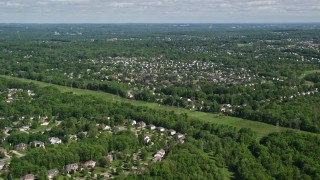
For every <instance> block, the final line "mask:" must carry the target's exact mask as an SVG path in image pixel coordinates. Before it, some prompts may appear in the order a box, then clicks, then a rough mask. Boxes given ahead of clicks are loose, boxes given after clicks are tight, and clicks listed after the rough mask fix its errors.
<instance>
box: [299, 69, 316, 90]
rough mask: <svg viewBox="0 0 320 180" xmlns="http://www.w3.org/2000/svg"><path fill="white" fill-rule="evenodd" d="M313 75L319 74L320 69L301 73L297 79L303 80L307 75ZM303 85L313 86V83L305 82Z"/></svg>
mask: <svg viewBox="0 0 320 180" xmlns="http://www.w3.org/2000/svg"><path fill="white" fill-rule="evenodd" d="M314 73H320V69H316V70H310V71H305V72H303V73H302V74H301V75H300V76H299V79H303V78H305V77H306V76H307V75H309V74H314ZM304 85H307V86H313V85H314V83H313V82H311V81H305V83H304Z"/></svg>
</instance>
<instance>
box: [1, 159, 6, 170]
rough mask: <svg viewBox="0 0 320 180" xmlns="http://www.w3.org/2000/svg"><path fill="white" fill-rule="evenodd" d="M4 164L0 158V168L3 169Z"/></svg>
mask: <svg viewBox="0 0 320 180" xmlns="http://www.w3.org/2000/svg"><path fill="white" fill-rule="evenodd" d="M4 165H5V164H4V161H3V160H0V170H1V169H3V167H4Z"/></svg>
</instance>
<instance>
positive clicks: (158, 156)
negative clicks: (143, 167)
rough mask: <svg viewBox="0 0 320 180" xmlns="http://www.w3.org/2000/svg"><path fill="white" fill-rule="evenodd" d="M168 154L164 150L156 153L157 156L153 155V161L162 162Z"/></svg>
mask: <svg viewBox="0 0 320 180" xmlns="http://www.w3.org/2000/svg"><path fill="white" fill-rule="evenodd" d="M165 154H166V151H165V150H164V149H160V150H159V151H157V152H156V154H154V155H153V158H152V161H153V162H157V161H161V159H162V158H163V157H164V155H165Z"/></svg>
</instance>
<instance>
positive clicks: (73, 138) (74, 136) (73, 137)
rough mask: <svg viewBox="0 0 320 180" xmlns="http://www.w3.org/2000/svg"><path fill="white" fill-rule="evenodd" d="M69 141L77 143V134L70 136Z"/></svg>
mask: <svg viewBox="0 0 320 180" xmlns="http://www.w3.org/2000/svg"><path fill="white" fill-rule="evenodd" d="M69 139H70V140H74V141H76V140H77V139H78V136H77V135H75V134H72V135H70V136H69Z"/></svg>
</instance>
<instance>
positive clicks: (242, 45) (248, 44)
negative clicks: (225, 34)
mask: <svg viewBox="0 0 320 180" xmlns="http://www.w3.org/2000/svg"><path fill="white" fill-rule="evenodd" d="M237 46H238V47H251V46H253V44H252V43H247V44H237Z"/></svg>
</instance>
